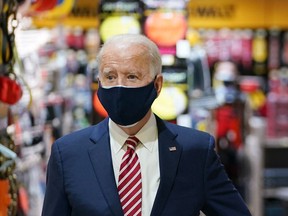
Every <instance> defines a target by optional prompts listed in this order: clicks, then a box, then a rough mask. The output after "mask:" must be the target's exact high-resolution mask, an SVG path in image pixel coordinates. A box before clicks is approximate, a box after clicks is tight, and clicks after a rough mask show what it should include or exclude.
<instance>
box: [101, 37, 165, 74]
mask: <svg viewBox="0 0 288 216" xmlns="http://www.w3.org/2000/svg"><path fill="white" fill-rule="evenodd" d="M119 43H120V44H127V45H129V46H130V45H140V46H144V47H145V48H146V49H147V53H146V54H147V56H148V57H149V58H150V61H149V62H150V73H151V76H152V77H155V76H156V75H157V74H160V73H161V71H162V60H161V55H160V53H159V49H158V47H157V45H156V44H155V43H154V42H153V41H151V40H150V39H148V38H147V37H146V36H144V35H141V34H119V35H115V36H112V37H110V38H109V39H108V40H107V41H106V42H105V43H104V44H103V46H102V47H101V49H100V51H99V53H98V56H97V62H98V66H99V68H100V65H101V63H102V55H103V53H104V52H105V49H106V47H108V46H110V45H113V44H119Z"/></svg>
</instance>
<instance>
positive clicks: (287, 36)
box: [281, 31, 288, 66]
mask: <svg viewBox="0 0 288 216" xmlns="http://www.w3.org/2000/svg"><path fill="white" fill-rule="evenodd" d="M281 60H282V65H283V66H288V31H286V32H284V35H283V44H282V50H281Z"/></svg>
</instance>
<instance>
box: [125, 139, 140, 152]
mask: <svg viewBox="0 0 288 216" xmlns="http://www.w3.org/2000/svg"><path fill="white" fill-rule="evenodd" d="M125 143H126V144H127V148H131V149H133V150H135V149H136V146H137V144H138V143H139V139H138V138H137V137H135V136H130V137H128V139H127V140H126V142H125Z"/></svg>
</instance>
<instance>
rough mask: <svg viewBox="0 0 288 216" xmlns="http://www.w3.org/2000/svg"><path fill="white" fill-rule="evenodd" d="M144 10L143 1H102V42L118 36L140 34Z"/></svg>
mask: <svg viewBox="0 0 288 216" xmlns="http://www.w3.org/2000/svg"><path fill="white" fill-rule="evenodd" d="M142 8H143V6H142V3H141V1H136V0H128V1H123V0H118V1H115V0H105V1H101V3H100V20H101V24H100V27H99V33H100V37H101V40H102V42H105V41H106V40H107V39H108V38H110V37H111V36H113V35H117V34H125V33H130V34H140V33H141V23H140V22H141V19H142V13H143V11H142V10H143V9H142Z"/></svg>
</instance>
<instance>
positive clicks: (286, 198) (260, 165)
mask: <svg viewBox="0 0 288 216" xmlns="http://www.w3.org/2000/svg"><path fill="white" fill-rule="evenodd" d="M249 125H250V127H251V133H250V135H248V136H247V140H246V149H245V151H246V152H247V156H248V159H249V164H250V176H249V181H248V183H247V184H248V186H247V187H248V205H249V207H250V210H251V212H252V215H254V216H264V215H265V216H266V215H267V216H270V215H279V216H282V215H283V216H286V215H287V214H288V137H281V138H267V136H266V120H265V119H264V118H258V117H253V118H251V119H250V122H249ZM269 202H270V203H269Z"/></svg>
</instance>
